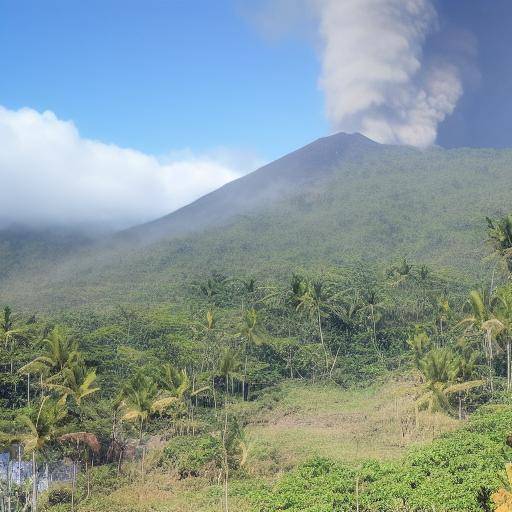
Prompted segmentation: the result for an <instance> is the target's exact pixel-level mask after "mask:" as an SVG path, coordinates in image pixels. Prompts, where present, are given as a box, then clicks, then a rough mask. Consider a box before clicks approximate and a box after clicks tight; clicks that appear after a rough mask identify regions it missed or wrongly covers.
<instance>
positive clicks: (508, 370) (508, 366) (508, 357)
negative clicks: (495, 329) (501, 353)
mask: <svg viewBox="0 0 512 512" xmlns="http://www.w3.org/2000/svg"><path fill="white" fill-rule="evenodd" d="M510 377H511V376H510V338H507V391H510Z"/></svg>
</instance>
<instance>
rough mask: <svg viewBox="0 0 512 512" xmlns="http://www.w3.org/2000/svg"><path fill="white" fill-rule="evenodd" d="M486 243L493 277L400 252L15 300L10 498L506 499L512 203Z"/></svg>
mask: <svg viewBox="0 0 512 512" xmlns="http://www.w3.org/2000/svg"><path fill="white" fill-rule="evenodd" d="M485 240H486V241H487V245H488V254H489V256H492V258H493V262H494V263H495V268H496V273H495V275H494V276H493V277H492V280H491V281H490V282H488V283H486V286H485V287H484V288H482V289H474V290H470V289H468V288H466V287H465V286H464V284H463V283H460V282H458V281H454V280H451V279H450V278H446V276H444V275H443V274H442V273H439V272H438V271H437V270H436V269H435V268H433V267H432V266H428V265H425V264H419V263H416V262H415V261H411V260H407V259H402V260H401V261H400V262H399V263H397V264H396V265H391V266H389V267H388V268H387V270H386V272H384V273H379V272H374V271H372V269H371V268H368V266H366V265H360V266H358V267H354V268H342V267H339V268H337V269H336V270H331V271H330V272H323V271H322V270H321V269H319V270H318V271H317V272H314V271H309V272H305V271H303V272H298V271H297V270H296V269H293V268H290V269H289V273H288V276H287V279H285V280H274V279H272V277H269V278H268V279H267V280H265V281H262V280H259V279H254V278H252V277H250V276H247V277H245V278H244V279H240V278H237V277H233V276H228V275H222V274H219V273H213V274H210V275H209V276H208V277H207V278H205V279H203V280H200V281H197V282H193V281H192V282H189V283H188V287H187V290H188V296H187V298H186V300H176V299H172V300H171V299H169V300H167V302H165V303H163V304H160V305H158V306H150V305H148V304H143V305H139V304H138V305H133V306H123V305H121V304H115V307H114V308H106V309H104V310H103V311H101V310H99V309H96V310H92V309H89V310H84V309H81V310H74V309H72V308H68V309H65V310H61V311H60V312H58V313H53V314H51V315H47V314H46V315H41V314H40V313H37V312H36V311H32V312H30V313H29V312H23V311H18V310H15V309H14V310H13V309H12V308H11V307H9V306H5V307H4V308H3V310H2V312H1V316H0V329H1V330H0V335H1V341H2V343H1V344H0V368H1V369H2V373H1V374H0V398H1V402H0V444H1V446H2V447H3V451H4V455H3V459H2V460H4V462H3V463H2V462H0V465H2V464H3V465H2V467H3V471H4V473H5V474H6V475H9V476H8V477H6V478H4V479H1V480H0V485H1V487H0V491H1V494H0V497H1V499H0V504H1V506H2V507H3V508H4V510H5V509H7V510H8V509H10V510H11V511H13V510H14V511H17V512H18V511H20V512H21V511H22V510H30V511H31V512H36V511H37V510H45V511H47V512H62V511H68V510H71V511H75V510H76V511H80V512H88V511H91V512H92V511H98V510H110V511H112V512H117V511H119V512H121V511H122V512H126V511H132V512H143V511H148V512H149V511H154V510H159V511H162V512H171V511H175V512H182V511H183V512H185V511H189V510H195V511H204V512H209V511H211V512H213V511H216V510H223V511H224V512H228V511H229V510H232V509H233V508H234V507H236V508H238V509H239V510H245V511H254V512H273V511H278V510H288V511H290V512H292V511H293V512H299V511H304V510H307V511H311V512H313V511H315V512H331V511H347V512H348V511H352V510H354V509H356V510H357V509H359V510H361V511H363V510H364V511H366V512H376V511H388V512H398V511H403V510H408V511H414V512H424V511H426V510H431V509H435V510H437V511H439V512H460V511H465V512H479V511H488V510H492V507H493V506H494V505H498V504H503V503H505V504H506V503H507V501H508V500H510V499H511V495H510V494H508V491H507V490H506V488H504V487H503V485H504V484H503V477H504V475H505V466H506V463H507V461H508V460H509V458H510V456H511V452H510V449H509V445H510V444H512V442H511V441H510V436H509V434H510V433H511V428H512V427H511V424H510V421H511V418H512V409H511V405H510V390H511V389H512V363H511V353H512V352H511V350H512V349H511V343H512V286H511V284H510V274H509V273H510V270H511V269H512V252H511V251H512V217H511V216H508V217H504V218H501V219H496V220H489V221H488V227H487V230H486V239H485ZM5 461H6V462H5ZM493 504H494V505H493ZM501 510H503V511H507V510H508V509H506V508H502V509H501Z"/></svg>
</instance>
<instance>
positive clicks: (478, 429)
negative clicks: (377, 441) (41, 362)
mask: <svg viewBox="0 0 512 512" xmlns="http://www.w3.org/2000/svg"><path fill="white" fill-rule="evenodd" d="M511 430H512V407H511V406H492V407H491V406H490V407H485V408H482V411H479V412H478V413H477V414H475V417H474V418H473V419H472V420H471V421H470V422H469V424H468V425H467V426H466V427H465V428H462V429H460V430H459V431H456V432H452V433H449V434H445V435H444V436H442V437H441V438H439V439H437V440H435V441H434V442H432V443H431V444H430V445H428V446H425V447H422V448H415V449H413V450H411V451H410V452H409V453H408V454H407V455H406V456H405V457H404V458H403V459H402V460H401V461H398V462H390V463H379V462H376V461H368V462H366V463H364V464H363V465H362V466H360V467H358V468H356V467H352V466H348V465H346V464H341V463H336V462H332V461H329V460H326V459H315V460H313V461H311V462H309V463H308V464H305V465H303V466H301V467H300V468H298V469H297V470H296V471H295V472H293V473H292V474H290V475H287V476H285V477H284V478H283V479H282V480H281V481H280V482H278V484H277V485H276V486H274V488H272V489H269V490H260V491H255V492H254V493H253V494H252V499H253V500H254V501H255V503H256V504H257V510H259V511H261V512H273V511H278V510H279V511H281V510H287V511H290V512H292V511H293V512H299V511H301V512H331V511H336V512H342V511H347V512H348V511H351V510H355V509H356V502H358V504H359V510H360V511H365V512H377V511H378V512H385V511H388V512H391V511H396V510H407V511H409V512H423V511H427V510H429V511H430V510H436V511H437V512H462V511H464V512H481V511H490V510H491V503H490V496H491V494H492V493H493V492H494V491H495V490H497V489H498V488H499V487H500V484H501V477H502V473H503V467H504V462H505V460H506V459H507V455H510V454H509V453H508V450H509V449H508V448H507V447H506V445H505V439H506V436H507V434H508V433H509V432H510V431H511ZM356 488H357V492H356Z"/></svg>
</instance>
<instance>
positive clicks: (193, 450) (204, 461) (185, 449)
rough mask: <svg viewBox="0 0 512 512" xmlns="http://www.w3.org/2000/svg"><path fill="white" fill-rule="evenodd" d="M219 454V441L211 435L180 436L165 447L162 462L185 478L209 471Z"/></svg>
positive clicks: (219, 456)
mask: <svg viewBox="0 0 512 512" xmlns="http://www.w3.org/2000/svg"><path fill="white" fill-rule="evenodd" d="M221 456H222V446H221V442H220V440H219V439H217V438H215V437H213V436H212V435H204V436H181V437H175V438H174V439H172V440H171V441H170V442H169V443H168V444H167V446H166V447H165V449H164V458H163V464H164V465H165V466H168V467H171V468H172V469H173V470H175V471H176V472H177V474H178V475H179V477H180V478H186V477H190V476H200V475H206V474H209V473H211V471H212V470H213V469H214V468H215V467H216V466H217V465H218V463H219V461H220V460H221Z"/></svg>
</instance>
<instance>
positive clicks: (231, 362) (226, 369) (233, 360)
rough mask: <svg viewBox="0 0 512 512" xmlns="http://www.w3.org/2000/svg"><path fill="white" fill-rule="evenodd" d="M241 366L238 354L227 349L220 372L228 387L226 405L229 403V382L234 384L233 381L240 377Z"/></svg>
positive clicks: (221, 361) (221, 360) (222, 358)
mask: <svg viewBox="0 0 512 512" xmlns="http://www.w3.org/2000/svg"><path fill="white" fill-rule="evenodd" d="M239 366H240V364H239V361H238V358H237V355H236V352H235V351H234V350H232V349H230V348H227V349H225V350H224V352H223V353H222V357H221V359H220V361H219V372H220V374H221V375H222V376H223V377H224V382H225V386H226V395H225V400H224V404H226V402H227V396H228V393H229V381H230V380H231V382H233V380H234V379H235V378H237V377H238V376H239V373H238V372H237V370H238V368H239ZM231 387H233V385H232V386H231Z"/></svg>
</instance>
